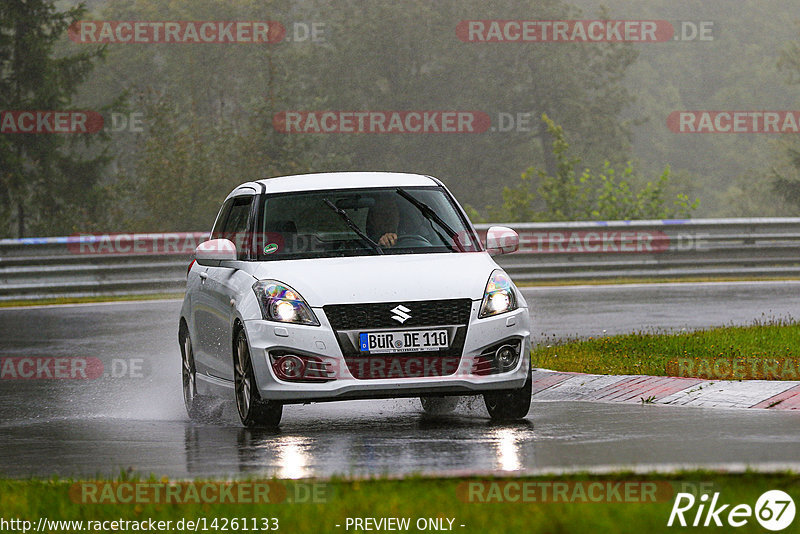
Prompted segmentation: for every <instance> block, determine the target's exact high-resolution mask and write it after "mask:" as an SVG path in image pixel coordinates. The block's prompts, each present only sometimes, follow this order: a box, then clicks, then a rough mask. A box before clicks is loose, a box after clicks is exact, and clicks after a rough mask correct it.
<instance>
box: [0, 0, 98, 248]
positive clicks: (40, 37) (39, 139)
mask: <svg viewBox="0 0 800 534" xmlns="http://www.w3.org/2000/svg"><path fill="white" fill-rule="evenodd" d="M83 13H84V9H83V7H82V6H78V7H74V8H70V9H67V10H66V11H61V12H60V11H58V10H57V9H56V7H55V1H54V0H5V1H4V2H2V3H0V110H5V111H11V110H16V111H22V110H29V111H65V110H69V109H70V105H71V102H72V98H73V96H74V95H75V93H76V91H77V89H78V86H79V85H80V84H81V82H82V81H83V80H84V79H85V78H86V77H87V76H88V74H89V72H90V71H91V70H92V68H93V66H94V62H95V60H97V59H98V58H101V57H102V56H103V54H104V50H103V48H98V47H92V48H91V49H88V50H85V51H82V52H79V53H75V54H71V55H63V56H60V57H56V54H55V48H56V46H57V44H58V43H59V41H61V40H63V39H64V38H65V35H66V30H67V28H68V27H69V26H70V25H71V24H72V23H73V22H75V21H77V20H79V19H80V18H81V16H82V15H83ZM97 111H101V110H97ZM98 137H99V138H101V139H105V137H104V135H103V134H102V133H99V134H98V133H86V134H46V133H5V134H0V198H2V204H0V210H2V213H1V214H2V216H3V220H5V221H7V225H8V226H7V227H6V228H4V229H3V230H2V231H3V232H4V233H6V232H8V233H12V232H14V231H13V230H12V228H13V226H16V232H14V233H16V235H17V236H18V237H22V236H24V235H25V234H26V233H27V232H28V231H29V230H33V231H36V232H40V233H43V232H48V231H56V232H67V231H70V230H72V231H74V230H77V229H78V228H76V227H75V226H76V225H79V224H82V222H85V221H90V220H91V219H92V216H93V214H94V210H95V206H96V202H95V200H96V199H95V198H93V196H92V192H93V190H94V188H95V186H96V184H97V182H98V181H99V180H100V178H101V175H102V174H101V173H102V170H103V168H104V167H105V165H106V164H107V163H108V161H109V158H108V154H107V153H105V152H104V151H103V150H102V148H100V147H98V146H97V145H96V144H94V148H91V147H92V146H93V142H94V141H95V140H96V139H97V138H98Z"/></svg>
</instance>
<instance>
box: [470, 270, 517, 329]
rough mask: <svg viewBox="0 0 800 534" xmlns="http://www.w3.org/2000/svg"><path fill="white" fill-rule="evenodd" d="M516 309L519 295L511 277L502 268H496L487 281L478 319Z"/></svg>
mask: <svg viewBox="0 0 800 534" xmlns="http://www.w3.org/2000/svg"><path fill="white" fill-rule="evenodd" d="M516 309H517V295H516V293H514V286H513V284H512V283H511V279H510V278H509V277H508V275H507V274H506V273H504V272H503V271H502V270H501V269H495V270H494V271H492V275H491V276H490V277H489V281H488V282H487V283H486V290H485V291H484V293H483V302H481V309H480V311H479V312H478V319H483V318H484V317H491V316H492V315H500V314H501V313H506V312H510V311H512V310H516Z"/></svg>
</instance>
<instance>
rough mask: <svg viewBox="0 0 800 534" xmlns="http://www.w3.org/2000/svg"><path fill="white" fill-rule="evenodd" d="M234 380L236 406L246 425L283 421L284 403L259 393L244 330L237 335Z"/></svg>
mask: <svg viewBox="0 0 800 534" xmlns="http://www.w3.org/2000/svg"><path fill="white" fill-rule="evenodd" d="M233 381H234V386H235V390H236V408H237V409H238V410H239V418H240V419H241V420H242V424H243V425H244V426H246V427H249V428H253V427H258V428H274V427H277V426H278V425H279V424H280V422H281V416H282V415H283V404H281V403H279V402H275V401H270V400H264V399H262V398H261V395H260V394H259V393H258V387H256V380H255V374H254V373H253V361H252V360H251V359H250V347H249V345H248V344H247V337H246V336H245V334H244V330H239V332H238V333H237V335H236V343H235V344H234V354H233Z"/></svg>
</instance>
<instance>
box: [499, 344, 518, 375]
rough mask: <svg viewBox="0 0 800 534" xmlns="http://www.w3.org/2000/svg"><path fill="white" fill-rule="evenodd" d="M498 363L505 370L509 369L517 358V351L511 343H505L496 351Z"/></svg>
mask: <svg viewBox="0 0 800 534" xmlns="http://www.w3.org/2000/svg"><path fill="white" fill-rule="evenodd" d="M494 356H495V359H496V360H497V364H498V365H499V366H500V369H501V370H503V371H507V370H509V369H510V368H511V367H513V366H514V363H515V362H516V360H517V351H516V350H514V347H512V346H511V345H503V346H502V347H500V348H499V349H497V352H495V353H494Z"/></svg>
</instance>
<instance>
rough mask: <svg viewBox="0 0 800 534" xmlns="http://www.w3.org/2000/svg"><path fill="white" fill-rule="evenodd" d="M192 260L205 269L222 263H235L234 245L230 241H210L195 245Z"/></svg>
mask: <svg viewBox="0 0 800 534" xmlns="http://www.w3.org/2000/svg"><path fill="white" fill-rule="evenodd" d="M194 259H195V261H197V263H198V264H200V265H205V266H207V267H214V266H218V265H219V264H220V262H222V261H236V260H237V259H238V255H237V254H236V245H234V244H233V241H231V240H230V239H212V240H210V241H206V242H204V243H200V244H199V245H197V248H196V249H194Z"/></svg>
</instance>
